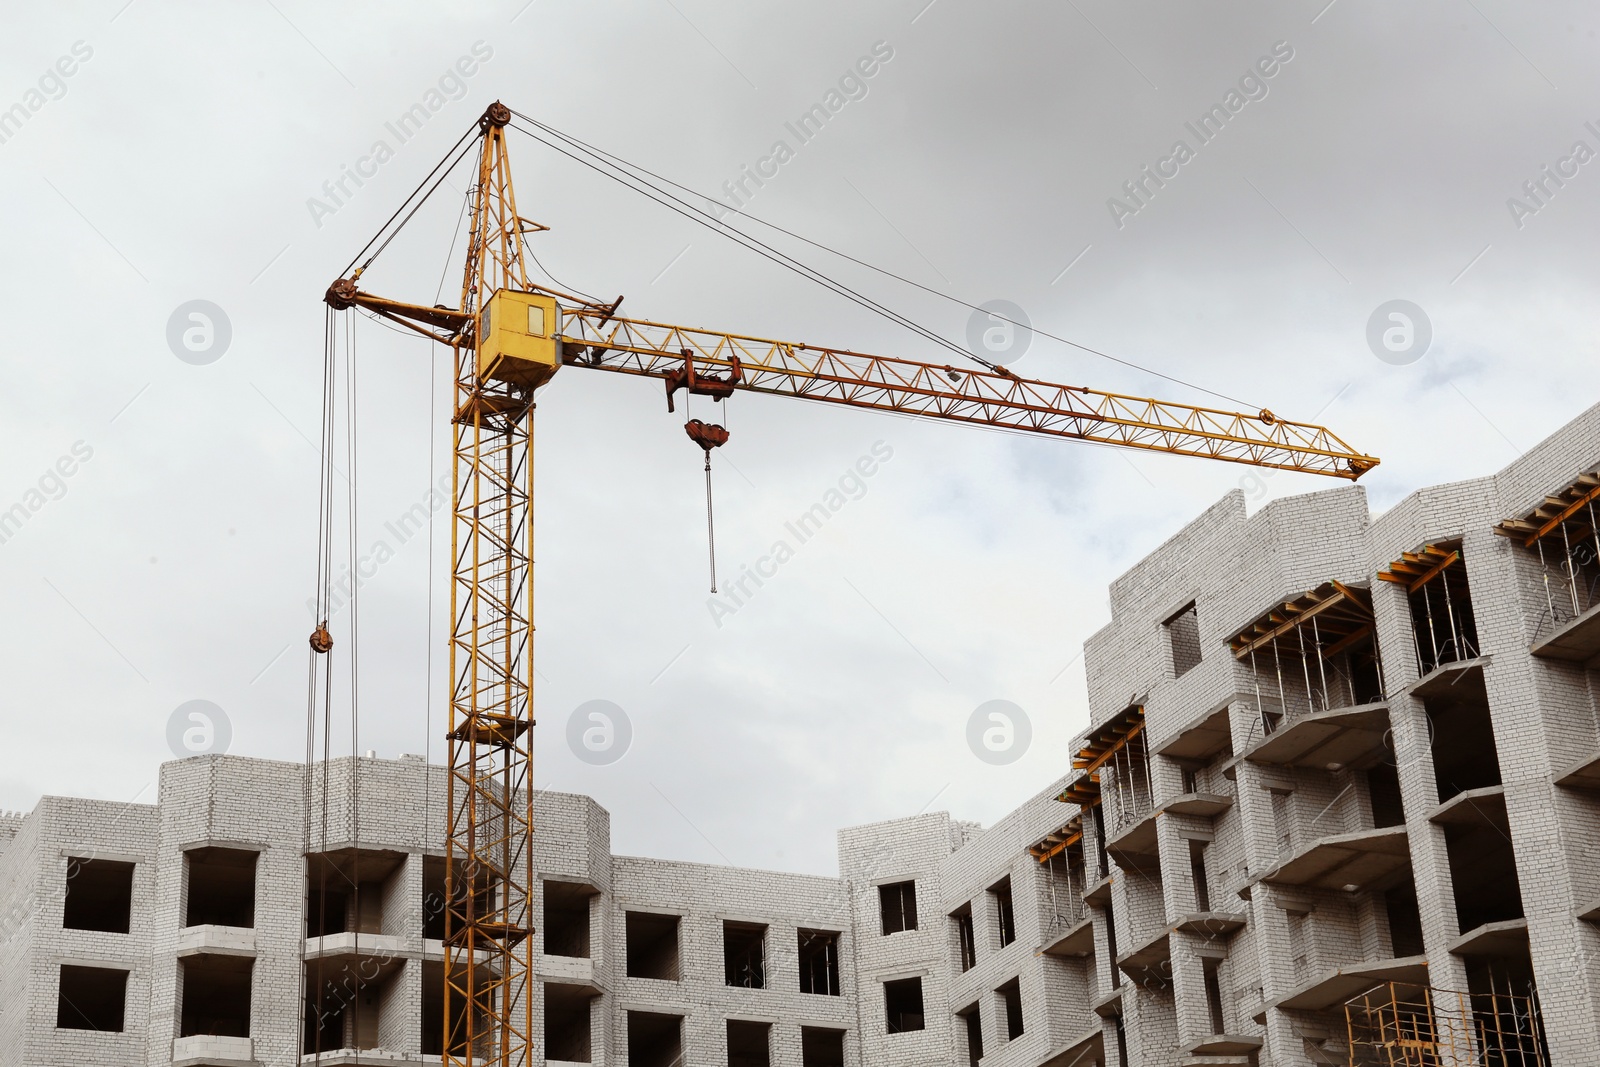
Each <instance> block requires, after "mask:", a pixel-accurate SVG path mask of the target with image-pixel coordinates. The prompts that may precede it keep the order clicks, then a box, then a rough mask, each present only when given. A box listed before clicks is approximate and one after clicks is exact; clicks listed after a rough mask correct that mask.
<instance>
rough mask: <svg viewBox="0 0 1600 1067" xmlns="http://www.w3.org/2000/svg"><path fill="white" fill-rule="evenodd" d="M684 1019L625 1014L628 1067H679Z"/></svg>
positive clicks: (650, 1014)
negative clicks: (626, 1018) (626, 1015)
mask: <svg viewBox="0 0 1600 1067" xmlns="http://www.w3.org/2000/svg"><path fill="white" fill-rule="evenodd" d="M682 1064H683V1016H681V1015H663V1014H660V1013H658V1012H653V1011H630V1012H629V1013H628V1067H682Z"/></svg>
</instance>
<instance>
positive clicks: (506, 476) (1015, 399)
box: [313, 102, 1378, 1067]
mask: <svg viewBox="0 0 1600 1067" xmlns="http://www.w3.org/2000/svg"><path fill="white" fill-rule="evenodd" d="M511 117H512V112H511V111H510V110H509V109H508V108H506V107H505V106H504V105H503V104H501V103H499V102H496V103H494V104H492V105H491V106H490V107H489V108H488V109H487V110H486V111H485V112H484V114H483V116H482V118H481V119H480V120H479V122H478V145H477V162H478V167H477V178H476V185H475V187H474V188H473V189H472V190H471V191H470V192H469V203H470V205H471V219H470V224H469V227H468V232H469V241H468V245H467V255H466V264H465V268H464V270H463V273H462V279H461V297H460V301H459V303H458V305H457V306H456V307H454V308H446V307H427V306H424V305H420V304H413V303H406V302H402V301H398V300H393V299H388V298H385V297H382V296H378V295H375V294H372V293H368V292H365V291H364V290H362V289H361V288H360V286H359V284H358V283H359V281H360V278H361V274H362V273H363V271H364V270H365V268H366V265H363V266H362V267H361V268H359V269H356V270H354V271H353V272H351V273H350V274H349V275H348V276H347V277H344V278H341V279H339V280H338V281H336V282H334V283H333V284H332V285H331V286H330V287H329V288H328V291H327V294H326V302H327V303H328V305H329V306H330V307H332V308H333V309H334V310H335V311H344V310H348V309H351V308H360V309H364V310H366V311H368V312H370V313H372V314H375V315H377V316H380V317H382V318H385V319H388V320H390V321H393V322H395V323H398V324H400V325H402V326H404V327H406V328H408V329H411V330H415V331H416V332H418V333H420V334H422V335H423V336H426V337H429V338H432V339H433V340H435V341H437V342H439V343H441V344H444V345H448V346H449V348H450V349H451V351H452V353H453V355H454V361H455V382H456V384H455V403H454V410H453V414H452V417H451V425H452V430H453V437H454V454H455V459H454V478H453V485H454V489H453V507H452V514H453V522H452V534H451V541H450V546H451V548H450V551H451V583H450V617H451V634H450V668H449V669H450V686H451V692H450V718H449V732H448V741H449V746H448V763H449V776H448V783H449V784H448V788H447V811H448V823H449V825H448V828H447V866H446V891H445V895H446V898H447V905H446V920H445V1007H444V1016H445V1017H444V1020H443V1022H444V1033H445V1035H446V1038H445V1042H444V1053H443V1062H444V1063H446V1064H460V1065H462V1067H469V1065H482V1064H492V1065H497V1067H513V1065H523V1064H530V1063H532V1062H533V1060H534V1052H535V1045H536V1043H537V1034H536V1030H535V1020H534V997H533V983H534V969H533V936H532V935H533V916H532V910H531V902H532V887H533V884H534V877H535V875H534V869H533V853H532V840H531V839H532V834H533V789H532V771H533V762H532V761H533V751H532V738H533V734H532V727H533V699H532V694H533V558H534V557H533V521H532V513H531V510H530V505H531V502H532V495H533V434H532V422H533V418H532V416H533V409H534V390H535V389H537V388H538V387H539V386H541V385H543V384H544V383H545V382H547V381H549V380H550V378H551V377H552V376H553V375H554V374H555V373H556V371H557V370H558V369H561V368H563V367H587V368H590V369H594V370H605V371H613V372H617V373H623V374H634V375H642V376H645V377H651V378H656V379H659V380H661V381H662V382H663V384H664V386H665V389H666V394H667V403H668V408H669V410H671V409H672V407H673V398H674V394H675V393H676V392H677V391H678V390H680V389H682V390H686V391H687V392H689V393H692V394H697V395H702V396H709V397H711V398H712V399H713V400H721V399H724V398H726V397H728V396H731V395H732V394H733V393H735V392H737V391H747V392H757V393H771V394H777V395H783V396H793V397H799V398H802V399H806V400H814V401H818V402H822V403H831V404H843V405H848V406H851V407H864V408H874V409H878V410H883V411H892V412H900V413H903V414H911V415H921V416H927V417H931V418H936V419H944V420H948V421H954V422H966V423H976V424H979V425H984V426H993V427H1000V428H1004V429H1010V430H1014V431H1026V432H1031V433H1040V434H1045V435H1050V436H1055V437H1065V438H1075V439H1078V440H1083V441H1093V442H1098V443H1101V444H1108V445H1116V446H1119V447H1126V448H1136V449H1145V450H1149V451H1156V452H1167V453H1173V454H1176V455H1184V456H1201V457H1207V458H1211V459H1220V460H1227V461H1230V462H1235V463H1245V464H1250V465H1253V466H1259V467H1274V468H1279V469H1283V470H1294V471H1303V472H1306V473H1310V474H1320V475H1327V476H1331V477H1336V478H1345V479H1355V478H1359V477H1360V476H1361V475H1362V474H1364V473H1366V472H1367V471H1368V470H1370V469H1371V468H1372V467H1374V466H1376V465H1377V463H1378V460H1377V459H1376V458H1375V457H1372V456H1368V455H1365V454H1363V453H1360V452H1356V451H1354V450H1352V449H1351V448H1350V446H1348V445H1347V444H1345V443H1344V442H1343V441H1342V440H1340V439H1339V438H1338V437H1337V436H1335V435H1334V434H1333V433H1331V432H1330V431H1328V430H1327V429H1326V428H1324V427H1321V426H1315V425H1311V424H1308V423H1299V422H1290V421H1287V420H1284V419H1280V418H1278V417H1276V416H1275V415H1273V414H1272V413H1271V412H1268V411H1260V412H1256V413H1254V414H1246V413H1239V412H1231V411H1225V410H1220V409H1216V408H1209V407H1196V406H1193V405H1188V404H1176V403H1170V402H1164V401H1159V400H1151V399H1145V398H1140V397H1132V396H1123V395H1119V394H1115V393H1107V392H1100V391H1097V390H1093V389H1087V388H1082V387H1078V386H1068V385H1056V384H1052V383H1049V382H1042V381H1036V380H1033V379H1028V378H1022V377H1019V376H1017V375H1016V374H1013V373H1012V372H1010V371H1008V370H1007V369H1005V368H1004V367H996V366H993V365H986V366H985V367H984V368H983V369H968V368H964V367H963V368H957V367H954V366H950V365H941V364H937V363H922V362H917V361H913V360H906V359H896V358H890V357H885V356H875V355H868V354H865V353H860V352H853V351H848V350H844V349H836V348H827V347H819V346H815V345H806V344H797V343H791V342H786V341H777V340H769V339H765V338H758V337H750V336H745V335H740V334H734V333H726V332H721V331H716V330H706V329H691V328H687V327H683V326H674V325H669V324H666V323H658V322H649V321H645V320H640V319H628V318H622V317H620V316H618V315H617V310H618V307H619V305H620V304H621V302H622V301H621V298H620V297H619V298H618V299H617V300H616V301H614V302H612V303H610V304H604V303H597V302H595V301H592V300H588V299H584V298H581V297H578V296H574V295H572V294H570V293H565V292H562V291H559V290H557V289H553V288H550V287H548V286H545V285H541V284H539V283H536V282H535V281H534V280H533V279H532V278H530V277H529V273H528V269H527V264H526V260H525V254H526V249H525V237H526V235H527V234H528V233H531V232H536V231H538V230H541V229H544V227H543V226H540V225H539V224H537V223H534V222H531V221H529V220H527V219H525V218H523V217H522V216H521V215H519V214H518V212H517V203H516V194H515V191H514V189H513V186H512V180H511V168H510V162H509V159H508V156H507V150H506V127H507V126H508V124H509V123H510V121H511ZM397 214H398V213H397ZM369 247H370V246H369ZM380 251H381V249H380ZM370 262H371V259H369V260H368V261H367V263H368V264H370ZM686 429H687V430H688V431H689V434H690V436H691V437H692V438H694V439H695V441H696V443H698V444H700V445H701V446H702V447H703V448H705V449H706V450H707V452H708V454H709V451H710V449H711V448H713V447H715V446H717V445H719V444H721V443H722V442H723V441H725V440H727V432H726V431H725V430H723V429H722V428H721V427H720V426H707V425H705V424H703V423H700V422H699V420H694V421H692V422H691V423H690V424H689V425H688V426H687V427H686ZM318 635H320V640H321V641H322V642H323V644H322V645H321V646H319V645H318V640H319V637H318V636H314V638H313V647H316V648H317V649H318V651H326V647H325V646H326V644H327V635H326V631H324V630H320V629H319V631H318Z"/></svg>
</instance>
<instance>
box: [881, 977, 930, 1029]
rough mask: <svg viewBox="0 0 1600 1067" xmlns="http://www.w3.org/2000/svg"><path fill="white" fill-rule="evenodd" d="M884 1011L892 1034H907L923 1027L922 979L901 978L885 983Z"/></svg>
mask: <svg viewBox="0 0 1600 1067" xmlns="http://www.w3.org/2000/svg"><path fill="white" fill-rule="evenodd" d="M883 1011H884V1017H885V1018H884V1022H885V1025H886V1028H887V1030H888V1032H889V1033H891V1034H906V1033H910V1032H911V1031H913V1030H921V1029H922V1028H923V1025H924V1023H923V1015H922V979H921V978H901V979H899V980H897V981H893V982H885V983H883Z"/></svg>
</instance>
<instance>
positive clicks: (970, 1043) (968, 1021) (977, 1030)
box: [956, 1004, 983, 1067]
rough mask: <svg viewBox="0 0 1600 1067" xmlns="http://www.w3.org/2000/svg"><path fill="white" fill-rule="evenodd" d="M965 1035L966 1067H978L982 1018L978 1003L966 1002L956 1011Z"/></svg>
mask: <svg viewBox="0 0 1600 1067" xmlns="http://www.w3.org/2000/svg"><path fill="white" fill-rule="evenodd" d="M956 1018H958V1019H960V1020H961V1022H962V1025H963V1028H964V1029H965V1030H966V1036H967V1067H978V1061H979V1060H981V1059H983V1018H982V1016H981V1014H980V1013H979V1011H978V1005H976V1004H968V1005H967V1006H966V1007H965V1008H962V1009H961V1010H960V1011H958V1012H956Z"/></svg>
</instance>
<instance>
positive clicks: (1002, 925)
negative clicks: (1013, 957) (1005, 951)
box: [989, 875, 1017, 948]
mask: <svg viewBox="0 0 1600 1067" xmlns="http://www.w3.org/2000/svg"><path fill="white" fill-rule="evenodd" d="M989 897H990V899H991V900H993V901H994V917H995V936H996V938H997V939H998V943H999V946H1000V947H1001V948H1005V947H1006V946H1007V945H1009V944H1011V943H1012V942H1013V941H1015V940H1016V939H1017V916H1016V908H1015V907H1014V906H1013V904H1012V900H1011V876H1010V875H1007V876H1006V877H1004V878H1002V879H1000V880H999V881H998V882H996V883H995V884H994V885H992V886H990V887H989Z"/></svg>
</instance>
